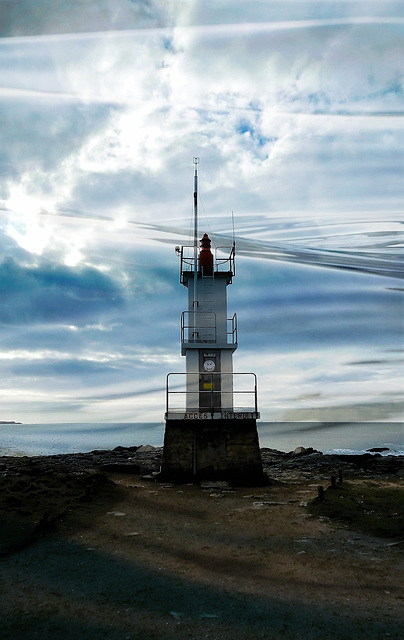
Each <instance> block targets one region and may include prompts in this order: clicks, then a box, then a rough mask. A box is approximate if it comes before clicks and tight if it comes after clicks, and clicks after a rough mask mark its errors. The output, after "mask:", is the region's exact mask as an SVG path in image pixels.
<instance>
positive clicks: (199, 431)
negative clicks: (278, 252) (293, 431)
mask: <svg viewBox="0 0 404 640" xmlns="http://www.w3.org/2000/svg"><path fill="white" fill-rule="evenodd" d="M198 162H199V161H198V158H194V242H193V245H191V246H182V247H177V248H176V250H177V252H178V254H179V255H180V260H181V263H180V282H181V284H183V285H184V287H186V288H187V289H188V309H187V311H184V312H183V313H182V315H181V354H182V355H184V356H185V357H186V373H185V374H183V373H170V374H168V376H167V392H166V415H165V418H166V429H165V438H164V454H163V467H162V475H163V476H164V477H167V478H168V477H170V478H173V479H175V478H178V479H184V478H190V477H192V478H193V479H197V480H199V479H205V478H209V479H228V480H231V481H233V482H238V483H239V484H250V485H251V484H262V481H263V473H262V464H261V457H260V451H259V444H258V435H257V425H256V420H257V418H258V417H259V413H258V410H257V385H256V376H255V374H253V373H234V371H233V353H234V351H235V350H236V349H237V346H238V343H237V317H236V314H234V315H233V316H231V317H230V318H229V317H228V312H227V287H228V285H230V284H231V283H232V281H233V278H234V276H235V243H234V241H233V244H232V246H230V247H220V246H218V247H216V249H215V252H214V253H213V252H212V246H211V245H212V242H211V239H210V238H209V236H208V235H207V234H206V233H204V234H203V236H202V239H201V240H200V241H199V242H200V246H198V244H199V242H198Z"/></svg>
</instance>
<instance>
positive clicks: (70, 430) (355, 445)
mask: <svg viewBox="0 0 404 640" xmlns="http://www.w3.org/2000/svg"><path fill="white" fill-rule="evenodd" d="M259 437H260V445H261V447H271V448H273V449H280V450H281V451H291V450H293V449H295V448H296V447H298V446H305V447H314V448H315V449H319V450H320V451H323V452H324V453H326V452H327V453H331V452H333V451H334V452H337V451H338V452H344V453H357V452H363V451H366V449H369V448H371V447H376V446H377V447H389V449H390V450H391V452H392V453H394V454H396V455H397V454H402V455H404V425H403V423H402V422H355V423H339V422H338V423H319V422H317V423H315V422H275V423H273V422H261V423H259ZM163 438H164V423H162V422H155V423H149V424H147V423H144V424H142V423H114V424H105V423H104V424H88V423H87V424H83V423H81V424H80V423H65V424H24V425H1V426H0V455H13V456H18V455H52V454H57V453H69V452H86V451H92V450H94V449H113V448H114V447H117V446H118V445H121V446H133V445H141V444H151V445H153V446H162V444H163Z"/></svg>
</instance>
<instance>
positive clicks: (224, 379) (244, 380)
mask: <svg viewBox="0 0 404 640" xmlns="http://www.w3.org/2000/svg"><path fill="white" fill-rule="evenodd" d="M248 377H249V380H248ZM248 383H249V384H248ZM247 385H248V386H247ZM184 412H185V413H198V412H199V413H200V412H207V413H210V414H212V417H213V414H224V413H232V414H243V413H245V414H249V415H248V416H247V415H246V417H251V416H250V414H252V413H253V414H256V415H259V414H258V398H257V376H256V374H255V373H251V372H247V373H244V372H243V373H226V372H220V373H206V372H196V373H174V372H171V373H169V374H168V375H167V384H166V417H168V416H169V415H170V414H173V415H177V414H182V413H184ZM218 417H221V416H220V415H218Z"/></svg>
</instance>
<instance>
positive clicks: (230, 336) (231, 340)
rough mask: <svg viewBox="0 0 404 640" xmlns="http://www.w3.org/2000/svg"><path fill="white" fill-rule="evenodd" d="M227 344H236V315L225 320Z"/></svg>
mask: <svg viewBox="0 0 404 640" xmlns="http://www.w3.org/2000/svg"><path fill="white" fill-rule="evenodd" d="M227 344H237V315H236V314H233V317H232V318H227Z"/></svg>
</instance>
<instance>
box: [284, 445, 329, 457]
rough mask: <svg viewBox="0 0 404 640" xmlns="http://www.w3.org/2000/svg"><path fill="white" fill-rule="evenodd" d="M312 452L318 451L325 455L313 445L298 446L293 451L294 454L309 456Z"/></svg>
mask: <svg viewBox="0 0 404 640" xmlns="http://www.w3.org/2000/svg"><path fill="white" fill-rule="evenodd" d="M312 453H317V454H320V455H323V454H322V453H321V451H317V450H316V449H313V448H312V447H308V448H307V449H306V447H296V449H295V450H294V451H293V452H292V453H291V455H292V456H309V455H311V454H312Z"/></svg>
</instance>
